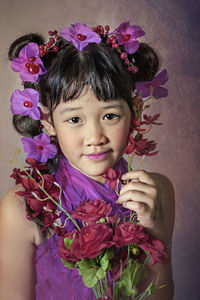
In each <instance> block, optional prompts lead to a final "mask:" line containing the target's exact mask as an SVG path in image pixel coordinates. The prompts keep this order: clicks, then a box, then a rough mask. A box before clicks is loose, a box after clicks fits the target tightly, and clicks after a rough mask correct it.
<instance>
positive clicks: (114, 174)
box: [102, 168, 121, 190]
mask: <svg viewBox="0 0 200 300" xmlns="http://www.w3.org/2000/svg"><path fill="white" fill-rule="evenodd" d="M102 176H103V177H104V178H105V179H106V180H107V181H108V182H109V186H110V189H111V190H114V189H115V187H116V184H117V180H118V179H120V178H121V170H120V169H118V170H117V171H115V170H114V169H112V168H109V169H108V171H107V172H106V174H104V175H102Z"/></svg>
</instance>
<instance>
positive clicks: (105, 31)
mask: <svg viewBox="0 0 200 300" xmlns="http://www.w3.org/2000/svg"><path fill="white" fill-rule="evenodd" d="M92 30H93V31H94V32H96V33H98V34H99V35H100V36H101V37H102V38H105V39H106V44H107V45H110V46H111V47H112V48H114V49H116V50H117V52H119V53H120V58H121V60H123V61H124V64H125V65H127V69H128V71H130V72H132V73H133V74H135V73H137V72H138V67H137V66H135V65H134V64H133V63H132V62H131V61H130V59H129V58H128V53H127V52H126V51H125V50H124V49H123V46H122V45H119V44H118V43H117V38H116V35H115V34H113V33H109V30H110V26H109V25H106V26H105V27H103V26H101V25H98V26H96V27H93V28H92ZM129 39H130V35H129V34H126V35H125V36H124V41H125V42H127V41H128V40H129Z"/></svg>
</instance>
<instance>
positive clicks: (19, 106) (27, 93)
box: [10, 88, 40, 120]
mask: <svg viewBox="0 0 200 300" xmlns="http://www.w3.org/2000/svg"><path fill="white" fill-rule="evenodd" d="M26 101H30V102H31V103H32V107H27V106H25V105H24V103H25V102H26ZM10 102H11V111H12V113H13V114H14V115H18V114H20V115H23V116H27V115H29V116H30V117H31V118H33V119H35V120H40V110H39V108H38V107H37V105H38V103H39V93H38V92H37V91H36V90H34V89H31V88H27V89H25V90H24V91H20V90H15V91H14V92H13V93H12V96H11V98H10Z"/></svg>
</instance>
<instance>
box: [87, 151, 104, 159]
mask: <svg viewBox="0 0 200 300" xmlns="http://www.w3.org/2000/svg"><path fill="white" fill-rule="evenodd" d="M109 152H110V151H107V152H99V153H92V154H88V155H86V157H87V158H89V159H92V160H101V159H104V158H105V157H106V156H107V155H108V153H109Z"/></svg>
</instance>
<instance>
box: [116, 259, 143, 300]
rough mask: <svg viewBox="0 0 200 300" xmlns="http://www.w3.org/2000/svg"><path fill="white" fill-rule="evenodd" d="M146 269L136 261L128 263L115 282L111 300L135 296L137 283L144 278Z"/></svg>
mask: <svg viewBox="0 0 200 300" xmlns="http://www.w3.org/2000/svg"><path fill="white" fill-rule="evenodd" d="M145 274H146V269H145V268H144V266H143V265H142V264H140V263H138V262H137V261H136V260H135V261H133V262H132V263H130V264H129V265H128V266H127V267H126V268H125V269H124V270H123V272H122V274H121V277H120V280H119V281H118V282H117V284H116V287H115V290H114V298H113V300H117V299H119V296H120V295H121V296H127V297H129V296H131V295H133V296H136V295H137V293H138V292H137V289H136V286H137V284H138V282H139V281H140V280H141V279H142V278H144V277H145Z"/></svg>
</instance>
